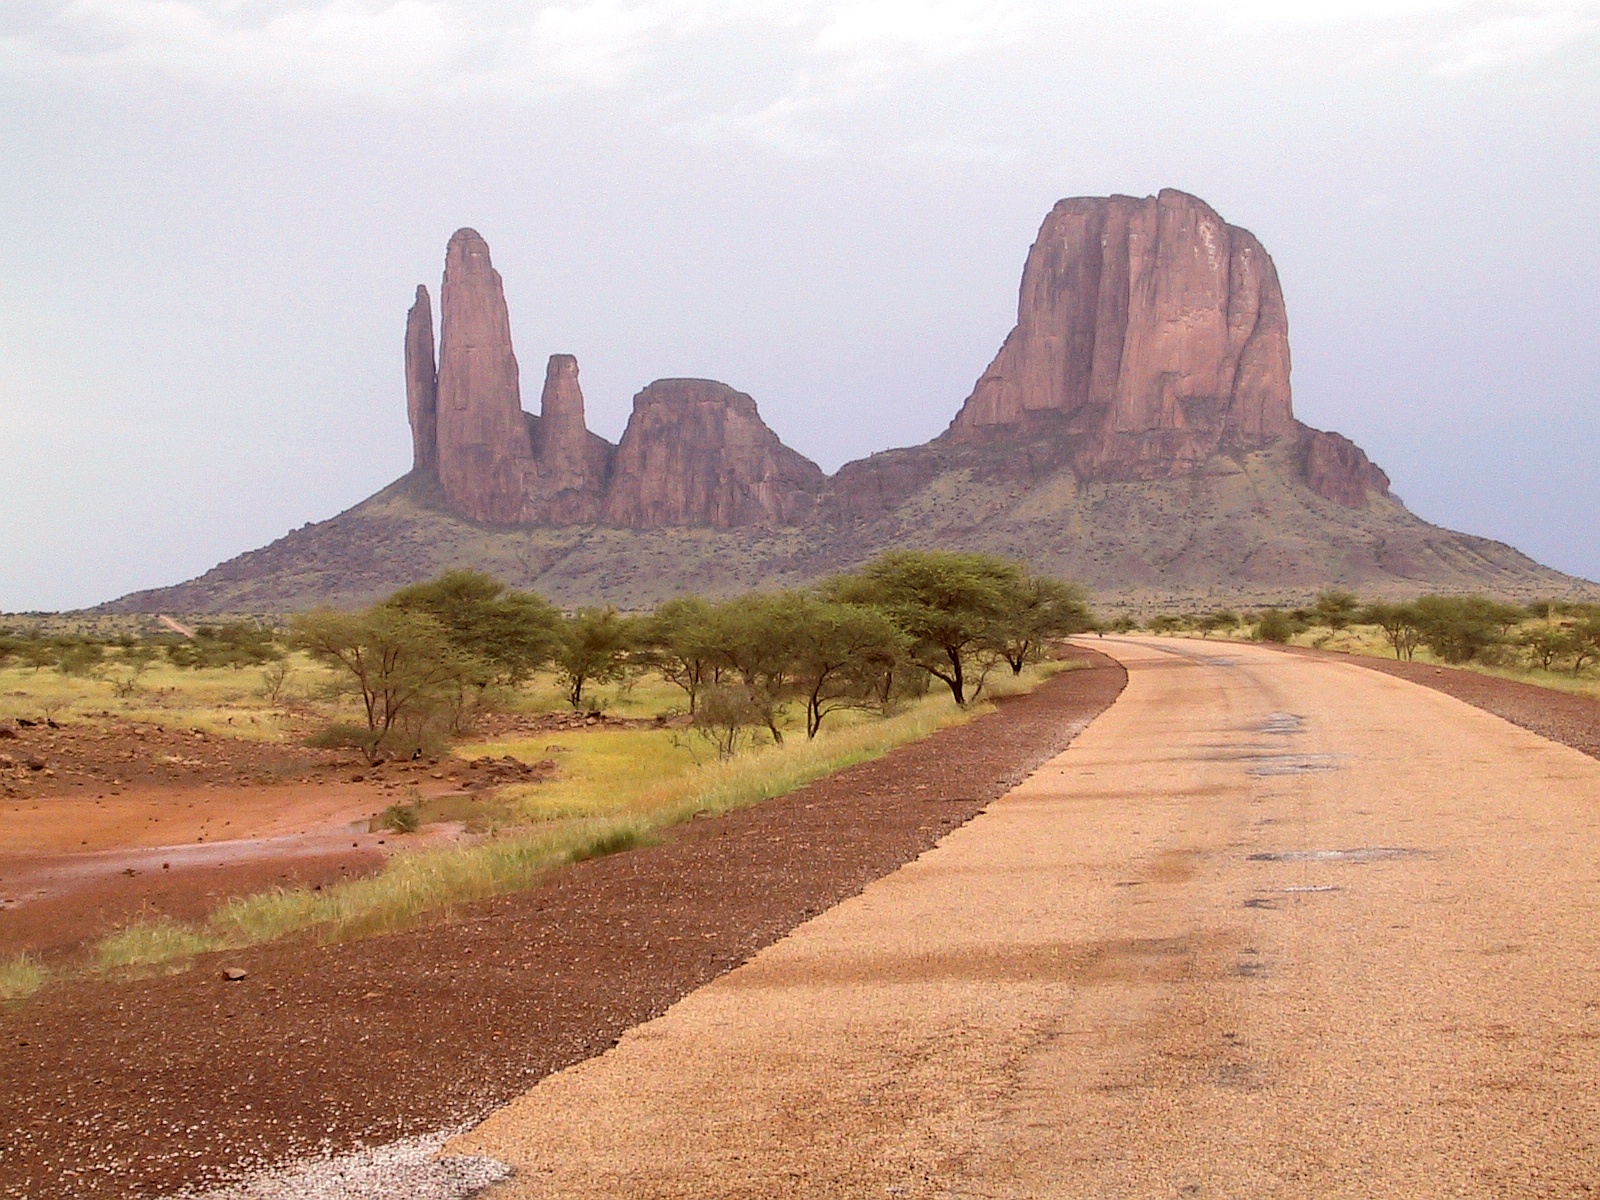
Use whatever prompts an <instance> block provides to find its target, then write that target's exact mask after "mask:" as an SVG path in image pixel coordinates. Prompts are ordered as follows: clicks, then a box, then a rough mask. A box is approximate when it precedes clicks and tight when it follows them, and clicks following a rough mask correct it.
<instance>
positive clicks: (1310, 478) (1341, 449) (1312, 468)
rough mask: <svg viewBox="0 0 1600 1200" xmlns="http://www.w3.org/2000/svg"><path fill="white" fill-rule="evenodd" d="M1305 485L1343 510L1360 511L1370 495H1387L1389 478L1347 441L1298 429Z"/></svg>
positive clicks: (1323, 433)
mask: <svg viewBox="0 0 1600 1200" xmlns="http://www.w3.org/2000/svg"><path fill="white" fill-rule="evenodd" d="M1300 437H1301V447H1302V455H1303V458H1302V460H1301V463H1302V466H1301V473H1302V474H1303V476H1304V478H1305V481H1306V485H1307V486H1308V487H1309V488H1310V489H1311V490H1312V491H1314V492H1316V493H1317V495H1319V496H1323V497H1325V498H1327V499H1329V500H1332V501H1334V502H1335V503H1337V504H1342V505H1344V506H1345V507H1346V508H1361V507H1363V506H1365V505H1366V503H1367V500H1368V498H1369V497H1371V496H1387V495H1388V494H1389V477H1388V476H1387V475H1385V474H1384V473H1383V471H1382V469H1381V468H1379V467H1378V466H1377V464H1375V463H1374V462H1372V460H1371V459H1369V458H1368V457H1367V455H1366V452H1365V451H1363V450H1362V449H1361V447H1360V446H1358V445H1356V444H1355V443H1354V442H1352V441H1351V440H1350V439H1349V438H1347V437H1345V436H1344V435H1343V434H1339V433H1325V432H1323V431H1322V430H1320V429H1311V428H1309V427H1307V426H1305V425H1301V426H1300Z"/></svg>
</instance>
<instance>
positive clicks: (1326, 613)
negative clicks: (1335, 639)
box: [1311, 588, 1361, 631]
mask: <svg viewBox="0 0 1600 1200" xmlns="http://www.w3.org/2000/svg"><path fill="white" fill-rule="evenodd" d="M1360 615H1361V601H1360V600H1359V599H1357V597H1356V595H1355V593H1354V592H1347V591H1344V590H1343V589H1342V588H1329V589H1328V590H1327V591H1325V592H1322V593H1321V594H1319V595H1318V596H1317V598H1316V600H1315V602H1314V603H1313V604H1312V605H1311V620H1312V621H1313V622H1315V623H1316V624H1318V625H1326V626H1327V627H1328V628H1329V629H1332V630H1335V631H1338V630H1340V629H1348V628H1349V627H1350V626H1351V625H1353V624H1355V621H1356V618H1357V617H1359V616H1360Z"/></svg>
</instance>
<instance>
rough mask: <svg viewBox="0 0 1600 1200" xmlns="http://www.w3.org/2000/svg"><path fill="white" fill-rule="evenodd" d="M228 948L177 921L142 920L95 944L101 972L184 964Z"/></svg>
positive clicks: (212, 935)
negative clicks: (210, 952) (213, 951)
mask: <svg viewBox="0 0 1600 1200" xmlns="http://www.w3.org/2000/svg"><path fill="white" fill-rule="evenodd" d="M226 945H227V943H226V941H224V940H223V939H221V938H219V937H218V936H217V934H216V933H214V932H213V931H211V930H208V929H206V928H204V927H197V926H193V925H186V924H180V923H179V922H177V921H173V920H167V919H164V920H160V921H142V922H140V923H139V924H137V925H130V926H128V927H127V928H126V929H122V930H118V931H117V932H116V933H113V934H111V935H110V936H109V937H104V938H101V939H100V940H99V941H98V942H96V943H95V945H94V965H95V967H96V968H97V969H98V970H101V971H117V970H121V969H124V968H130V967H134V968H137V967H151V966H159V965H170V964H176V963H181V962H184V961H185V960H187V959H191V958H194V957H195V956H197V955H200V954H205V953H206V952H207V951H210V950H221V949H223V948H224V947H225V946H226Z"/></svg>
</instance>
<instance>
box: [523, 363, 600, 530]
mask: <svg viewBox="0 0 1600 1200" xmlns="http://www.w3.org/2000/svg"><path fill="white" fill-rule="evenodd" d="M528 426H529V429H530V430H531V431H532V435H533V452H534V458H535V460H536V461H537V464H538V475H539V481H538V496H539V506H540V508H541V509H542V511H543V513H544V518H545V520H547V521H548V522H549V523H550V524H552V525H586V524H590V523H592V522H594V521H597V520H599V519H600V508H601V504H602V502H603V500H604V492H605V486H606V481H607V479H608V478H609V476H610V474H611V457H612V454H613V452H614V451H615V449H616V448H615V447H614V446H612V444H611V443H610V442H608V441H606V440H605V438H603V437H601V436H600V435H599V434H595V433H590V432H589V427H588V425H587V424H586V423H585V420H584V414H583V389H582V388H580V387H579V386H578V360H577V359H576V358H574V357H573V356H572V355H570V354H552V355H551V356H550V363H549V365H548V366H547V367H546V368H545V374H544V391H543V393H542V394H541V395H540V398H539V415H538V416H537V417H529V420H528Z"/></svg>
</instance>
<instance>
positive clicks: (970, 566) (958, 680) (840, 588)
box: [825, 550, 1022, 705]
mask: <svg viewBox="0 0 1600 1200" xmlns="http://www.w3.org/2000/svg"><path fill="white" fill-rule="evenodd" d="M1021 586H1022V570H1021V568H1019V567H1018V566H1017V565H1016V564H1015V563H1010V562H1007V561H1005V560H1004V559H1000V558H993V557H991V556H989V555H986V554H956V553H950V552H948V551H941V550H897V551H891V552H889V553H887V554H882V555H880V556H878V557H877V558H875V559H873V560H872V561H871V562H870V563H868V564H867V565H866V566H865V567H863V568H862V569H861V571H860V573H859V574H856V575H846V576H841V577H838V578H836V579H833V580H831V581H830V582H829V583H828V584H827V585H826V589H825V594H826V595H827V596H828V598H830V599H833V600H838V601H842V602H846V603H858V604H868V605H871V606H873V607H875V608H878V609H881V610H882V611H883V613H884V614H885V615H886V616H887V617H888V618H889V619H890V620H891V621H892V622H894V624H895V625H896V626H897V627H898V628H899V630H900V631H901V632H902V633H903V634H904V635H905V636H906V639H907V641H908V642H909V643H910V650H909V658H910V661H911V662H912V663H914V664H915V665H916V666H918V667H920V668H922V669H923V670H924V671H926V672H928V674H930V675H932V676H933V677H934V678H936V679H939V680H941V681H943V683H944V684H945V686H947V687H948V688H949V689H950V694H951V695H952V696H953V697H954V698H955V701H956V703H957V704H960V705H965V704H966V703H967V700H968V698H969V697H968V694H967V684H968V675H969V667H970V666H971V662H972V659H973V658H974V656H976V655H977V654H978V653H979V652H980V651H982V650H984V649H989V648H993V647H995V646H997V645H999V644H1000V642H1001V641H1002V640H1003V637H1004V629H1005V624H1006V619H1007V615H1008V597H1009V596H1010V595H1012V594H1013V593H1015V592H1016V590H1017V589H1018V588H1020V587H1021Z"/></svg>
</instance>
